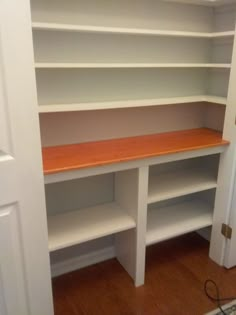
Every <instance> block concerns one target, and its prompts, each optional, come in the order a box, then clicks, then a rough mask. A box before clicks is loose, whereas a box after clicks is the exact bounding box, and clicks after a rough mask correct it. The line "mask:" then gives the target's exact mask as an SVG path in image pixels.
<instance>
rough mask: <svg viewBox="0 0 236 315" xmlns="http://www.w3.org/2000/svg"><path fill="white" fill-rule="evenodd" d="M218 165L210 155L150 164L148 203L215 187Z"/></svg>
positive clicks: (213, 156)
mask: <svg viewBox="0 0 236 315" xmlns="http://www.w3.org/2000/svg"><path fill="white" fill-rule="evenodd" d="M218 165H219V155H212V156H206V157H198V158H192V159H187V160H182V161H177V162H171V163H165V164H158V165H154V166H151V167H150V169H149V187H148V204H152V203H156V202H160V201H163V200H168V199H172V198H176V197H180V196H185V195H188V194H192V193H196V192H199V191H204V190H209V189H212V188H216V186H217V172H218Z"/></svg>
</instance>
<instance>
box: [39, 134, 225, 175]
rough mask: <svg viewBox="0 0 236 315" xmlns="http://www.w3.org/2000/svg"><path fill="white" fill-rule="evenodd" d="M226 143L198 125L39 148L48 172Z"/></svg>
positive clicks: (218, 136)
mask: <svg viewBox="0 0 236 315" xmlns="http://www.w3.org/2000/svg"><path fill="white" fill-rule="evenodd" d="M227 144H229V142H228V141H226V140H223V139H222V134H221V133H220V132H217V131H215V130H211V129H207V128H199V129H191V130H183V131H175V132H167V133H161V134H160V133H159V134H152V135H146V136H137V137H128V138H121V139H112V140H105V141H95V142H86V143H80V144H71V145H62V146H54V147H45V148H43V149H42V153H43V169H44V174H45V175H48V174H54V173H59V172H64V171H71V170H76V169H82V168H88V167H96V166H102V165H107V164H112V163H119V162H127V161H132V160H139V159H144V158H150V157H155V156H160V155H166V154H172V153H179V152H184V151H191V150H199V149H206V148H210V147H216V146H222V145H227Z"/></svg>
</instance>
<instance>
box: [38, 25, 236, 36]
mask: <svg viewBox="0 0 236 315" xmlns="http://www.w3.org/2000/svg"><path fill="white" fill-rule="evenodd" d="M32 27H33V29H34V30H45V31H69V32H88V33H105V34H128V35H151V36H153V35H154V36H167V37H168V36H169V37H193V38H217V37H232V36H234V34H235V32H234V31H227V32H216V33H203V32H185V31H169V30H155V29H142V28H124V27H107V26H92V25H76V24H59V23H44V22H33V23H32Z"/></svg>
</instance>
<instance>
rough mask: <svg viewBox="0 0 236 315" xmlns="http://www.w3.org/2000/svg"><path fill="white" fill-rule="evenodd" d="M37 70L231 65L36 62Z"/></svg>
mask: <svg viewBox="0 0 236 315" xmlns="http://www.w3.org/2000/svg"><path fill="white" fill-rule="evenodd" d="M35 68H36V69H126V68H220V69H230V68H231V64H230V63H142V62H138V63H120V62H115V63H102V62H96V63H77V62H36V63H35Z"/></svg>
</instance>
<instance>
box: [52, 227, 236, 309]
mask: <svg viewBox="0 0 236 315" xmlns="http://www.w3.org/2000/svg"><path fill="white" fill-rule="evenodd" d="M207 278H211V279H214V280H215V281H216V282H217V283H218V284H219V286H220V290H221V293H222V295H224V296H231V295H234V296H236V269H231V270H226V269H225V268H222V267H219V266H218V265H216V264H215V263H214V262H212V261H211V260H210V259H209V258H208V242H207V241H205V240H203V239H202V238H201V237H200V236H198V235H197V234H195V233H193V234H189V235H187V236H183V237H180V238H178V239H175V240H171V241H167V242H164V243H161V244H158V245H154V246H151V247H149V248H148V250H147V263H146V282H145V285H144V286H142V287H140V288H137V289H136V288H135V287H134V286H133V282H132V280H131V278H130V277H129V276H128V275H127V273H126V272H125V271H124V270H123V268H122V267H121V266H120V264H119V263H118V262H117V261H116V259H112V260H109V261H106V262H103V263H100V264H97V265H94V266H91V267H87V268H85V269H82V270H79V271H76V272H73V273H70V274H67V275H64V276H61V277H58V278H55V279H54V280H53V290H54V304H55V315H121V314H124V315H134V314H135V315H175V314H176V315H182V314H184V315H202V314H204V313H205V312H207V311H210V310H213V309H215V308H216V306H215V305H214V303H213V302H211V301H209V300H208V299H207V297H206V296H205V294H204V291H203V284H204V281H205V280H206V279H207Z"/></svg>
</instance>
